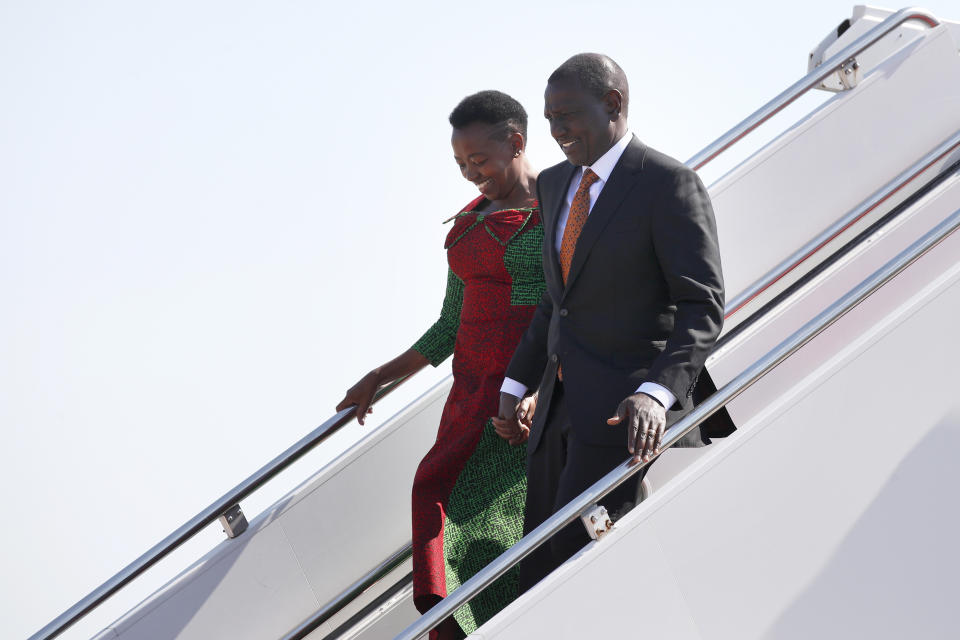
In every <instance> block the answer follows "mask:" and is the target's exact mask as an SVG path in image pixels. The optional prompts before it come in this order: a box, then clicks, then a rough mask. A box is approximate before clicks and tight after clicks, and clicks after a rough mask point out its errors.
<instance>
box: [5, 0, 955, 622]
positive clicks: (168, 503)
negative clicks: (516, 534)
mask: <svg viewBox="0 0 960 640" xmlns="http://www.w3.org/2000/svg"><path fill="white" fill-rule="evenodd" d="M927 6H928V8H930V9H931V10H933V11H934V12H935V13H938V14H939V15H942V16H943V17H945V18H953V19H960V6H957V4H956V1H955V0H938V1H936V2H932V3H928V4H927ZM851 9H852V5H851V4H848V3H846V2H840V1H837V0H807V1H805V2H803V3H790V4H786V3H783V4H781V3H772V2H760V1H759V0H731V1H730V2H715V1H710V2H706V1H704V2H664V3H653V2H642V1H639V0H637V1H632V2H625V1H623V0H614V1H606V0H596V1H592V2H572V1H567V0H551V1H550V2H540V1H538V2H518V1H516V0H513V1H511V2H499V1H488V2H474V3H456V2H435V3H430V2H409V3H382V4H381V3H371V2H362V1H361V2H347V3H343V2H337V3H333V2H329V3H328V2H319V1H317V2H281V1H273V2H243V1H237V0H232V1H230V2H226V1H223V2H215V1H210V0H201V1H192V2H182V1H171V2H163V3H156V2H153V3H147V2H142V1H141V2H130V1H114V2H106V1H90V2H66V1H60V2H50V1H42V0H35V1H34V0H32V1H29V2H28V1H25V0H21V1H19V2H14V1H11V0H2V1H0V430H2V431H0V435H2V443H3V444H2V446H0V506H2V509H3V511H2V513H3V521H4V522H3V526H2V528H0V542H2V544H0V554H2V566H3V571H2V577H0V602H3V606H2V610H3V615H2V616H0V637H3V638H17V637H26V636H27V635H29V634H30V633H33V632H34V631H36V630H37V629H39V628H40V627H41V626H43V625H44V624H45V623H47V622H48V621H49V620H50V619H52V618H53V617H55V616H56V615H58V614H59V613H60V612H61V611H63V610H64V609H66V608H67V607H68V606H70V605H71V604H73V603H74V602H75V601H76V600H78V599H79V598H81V597H82V596H84V595H85V594H86V593H87V592H88V591H90V590H91V589H92V588H94V587H96V586H97V585H98V584H100V582H102V581H103V580H105V579H106V578H108V577H109V576H110V575H112V574H113V573H114V572H115V571H117V570H119V569H120V568H122V567H123V566H124V565H125V564H126V563H128V562H129V561H131V560H133V559H134V558H136V557H137V556H138V555H140V554H141V553H142V552H144V551H145V550H147V549H148V548H149V547H150V546H152V545H153V544H154V543H156V542H157V541H159V540H160V539H161V538H163V537H164V536H165V535H167V534H168V533H169V532H170V531H172V530H173V529H174V528H176V527H177V526H179V525H180V524H182V523H183V522H184V521H185V520H187V519H188V518H189V517H191V516H192V515H193V514H194V513H196V512H197V511H199V510H200V509H201V508H203V507H205V506H206V505H207V504H209V503H210V502H212V501H213V500H214V499H215V498H216V497H218V496H219V495H220V494H221V493H223V492H224V491H226V490H227V489H229V488H230V487H232V486H233V485H234V484H236V483H237V482H239V481H240V480H242V479H243V478H244V477H246V476H247V475H248V474H249V473H251V472H252V471H254V470H255V469H257V468H258V467H260V466H261V465H262V464H264V463H265V462H266V461H267V460H269V459H270V458H272V457H273V456H274V455H275V454H277V453H279V452H280V451H282V450H283V449H284V448H286V447H287V446H288V445H290V444H291V443H292V442H294V441H295V440H297V439H298V438H300V437H301V436H302V435H303V434H305V433H306V432H308V431H309V430H311V429H312V428H313V427H315V426H316V425H318V424H320V423H321V422H323V421H324V420H326V419H327V418H328V417H329V416H330V415H331V414H332V412H333V411H332V410H333V406H334V405H335V404H336V402H337V401H338V400H339V399H340V397H341V396H342V394H343V391H344V390H345V389H346V388H347V387H348V386H349V385H350V384H352V383H353V382H354V381H355V380H356V379H357V378H358V377H359V376H360V375H361V374H363V373H364V372H366V371H368V370H369V369H370V368H372V367H373V366H375V365H377V364H379V363H380V362H382V361H383V360H386V359H388V358H390V357H392V356H394V355H396V354H397V353H399V352H400V351H403V350H404V349H406V348H407V347H408V346H409V345H410V344H412V343H413V341H414V340H415V339H416V338H417V337H418V336H419V335H420V334H421V333H422V331H423V330H425V329H426V328H427V326H428V325H429V324H430V323H431V322H432V321H433V320H434V319H435V318H436V316H437V314H438V312H439V308H440V302H441V298H442V294H443V287H444V282H445V273H446V267H445V262H444V261H445V257H444V253H443V250H442V243H443V238H444V235H445V232H446V228H445V227H444V226H443V225H441V221H443V220H444V219H446V218H447V217H448V216H450V215H452V214H453V213H456V212H457V211H458V210H459V208H460V207H462V206H463V205H464V204H466V203H467V202H468V201H469V200H471V199H472V198H473V197H474V196H475V192H474V189H473V187H472V186H471V185H470V184H468V183H467V182H465V181H464V180H463V179H462V178H461V177H460V175H459V172H458V170H457V167H456V165H455V164H454V162H453V159H452V152H451V150H450V146H449V134H450V132H449V126H448V125H447V122H446V118H447V115H448V114H449V112H450V110H451V109H452V108H453V106H454V105H455V104H456V103H457V102H458V101H459V100H460V98H462V97H463V96H465V95H467V94H469V93H472V92H474V91H477V90H479V89H487V88H496V89H500V90H503V91H506V92H507V93H510V94H512V95H513V96H514V97H516V98H517V99H519V100H520V101H521V102H522V103H523V104H524V105H525V106H526V107H527V109H528V111H529V112H530V115H531V132H530V142H529V148H528V151H529V154H530V156H531V158H532V160H533V161H534V163H535V164H536V165H537V166H539V167H546V166H549V165H551V164H554V163H555V162H559V161H560V160H562V159H563V158H562V154H561V153H560V151H559V149H558V148H557V147H556V145H555V143H554V142H553V141H552V140H551V139H550V138H549V135H548V132H547V127H546V126H545V124H544V121H543V119H542V116H541V112H542V92H543V87H544V83H545V79H546V77H547V76H548V75H549V73H550V72H551V71H552V70H553V69H554V68H555V67H556V66H557V65H558V64H559V63H560V62H562V61H563V60H564V59H566V58H567V57H568V56H569V55H571V54H573V53H576V52H579V51H601V52H605V53H608V54H609V55H611V56H612V57H613V58H615V59H616V60H617V61H618V62H619V63H620V64H621V66H623V68H624V69H625V70H626V72H627V74H628V76H629V78H630V81H631V96H632V103H631V109H630V123H631V127H632V129H633V130H634V131H635V132H636V133H637V134H638V135H639V136H640V137H641V138H642V139H643V140H644V141H645V142H647V143H648V144H650V145H652V146H654V147H657V148H659V149H661V150H662V151H665V152H667V153H669V154H671V155H674V156H676V157H678V158H680V159H681V160H685V159H687V158H688V157H690V156H691V155H693V154H694V153H695V152H696V151H698V150H699V149H700V148H702V147H703V146H705V145H706V144H707V143H709V142H710V141H712V140H713V139H714V138H716V137H717V136H718V135H720V134H721V133H723V132H724V131H725V130H726V129H728V128H729V127H731V126H733V125H734V124H736V123H737V122H738V121H739V120H741V119H742V118H744V117H745V116H747V115H748V114H749V113H750V112H751V111H753V110H754V109H756V108H758V107H759V106H760V105H761V104H763V103H764V102H765V101H766V100H768V99H769V98H771V97H773V96H774V95H776V94H777V93H779V92H780V91H781V90H782V89H784V88H786V87H787V86H788V85H789V84H791V83H792V82H793V81H794V80H796V79H797V78H799V77H800V76H802V75H803V74H804V73H805V72H806V59H807V54H808V52H809V51H810V50H811V49H812V48H813V47H814V46H815V45H816V44H817V43H818V42H819V41H820V40H821V39H822V38H823V37H824V36H826V35H827V33H828V32H829V31H830V30H832V29H834V28H835V27H836V26H837V25H838V24H839V23H840V22H841V21H842V20H843V19H844V18H847V17H849V16H850V14H851ZM444 373H445V370H444V369H441V370H439V371H431V372H429V373H427V374H422V375H421V376H419V377H418V378H417V379H415V380H414V381H413V382H411V383H410V384H409V386H408V389H406V390H404V391H403V392H401V393H398V394H397V396H396V398H395V399H391V400H390V401H388V402H387V403H384V406H381V407H379V408H378V411H377V413H376V414H375V416H377V417H379V418H381V419H382V418H384V417H386V416H387V415H389V414H390V412H391V408H392V409H394V410H395V409H396V408H398V407H400V406H402V404H403V402H405V401H408V400H410V399H411V398H412V397H414V395H415V394H418V393H420V392H422V391H423V390H425V389H426V388H427V387H428V386H429V385H430V384H431V383H432V382H433V381H436V380H438V379H439V378H440V377H442V375H443V374H444ZM378 423H379V421H376V420H374V421H371V423H370V426H371V427H372V426H375V425H376V424H378ZM352 437H355V435H353V434H346V435H344V436H343V437H341V438H340V439H339V442H338V443H334V444H333V447H332V448H336V447H337V446H342V444H343V442H344V441H346V440H349V438H352ZM325 455H328V454H327V453H324V452H320V453H319V454H318V455H317V456H315V457H314V458H312V459H309V460H308V461H306V462H305V463H304V464H303V465H301V466H300V467H299V468H298V469H297V470H295V471H293V472H292V473H291V474H290V475H288V476H286V477H284V478H281V479H280V480H278V481H277V483H275V486H273V487H271V489H270V490H269V491H267V492H266V493H265V494H264V495H262V496H259V497H257V498H254V499H252V500H250V501H248V502H245V503H244V507H245V510H246V511H247V513H248V516H250V517H252V516H254V515H255V514H256V513H257V512H258V511H259V510H261V509H263V508H264V507H266V506H267V505H268V504H269V503H270V502H271V501H272V500H273V499H274V498H276V497H277V496H279V495H281V494H283V493H284V492H286V491H288V490H289V489H291V488H292V487H293V486H295V484H296V482H297V481H298V480H299V479H302V478H304V477H306V476H307V475H308V474H309V473H310V472H311V471H312V470H314V469H315V468H316V466H317V465H318V464H319V463H320V462H319V461H320V459H322V458H323V457H324V456H325ZM221 537H222V534H220V533H219V530H218V529H217V528H216V527H215V526H214V527H211V530H210V531H209V532H207V533H206V534H205V535H204V536H203V537H202V538H201V540H200V541H198V543H196V544H195V545H194V546H193V547H192V548H191V549H190V550H188V551H185V553H184V554H183V557H182V558H181V563H182V561H184V560H189V559H190V558H195V557H197V556H198V555H199V554H200V553H202V551H203V550H204V549H206V548H209V547H210V546H212V545H213V544H216V542H217V541H218V540H219V539H220V538H221ZM174 569H175V566H171V567H168V568H166V569H165V570H166V571H167V574H166V575H169V572H170V571H173V570H174ZM163 571H164V569H161V571H160V572H159V573H157V574H156V575H155V576H153V577H152V578H151V579H152V580H153V582H152V583H151V581H150V579H148V580H147V583H146V584H147V586H141V587H138V589H139V591H137V590H135V591H133V592H131V594H130V595H126V596H124V597H123V598H122V599H121V600H120V601H119V602H118V604H116V605H114V607H113V609H107V610H106V612H105V613H104V614H102V615H101V616H100V617H99V618H95V619H93V620H92V621H91V622H89V623H86V624H85V625H83V626H80V627H79V628H78V630H77V633H76V634H73V635H72V636H67V637H89V636H90V635H91V634H93V633H95V632H96V631H98V630H99V629H100V628H102V627H103V626H105V625H106V624H107V623H109V622H110V621H111V620H112V619H113V618H115V617H116V616H117V615H119V614H120V613H121V612H122V611H124V610H125V609H126V608H127V607H129V606H130V605H131V604H133V603H134V602H136V599H137V598H139V597H142V596H143V595H144V594H145V593H148V592H149V590H150V589H153V588H156V587H157V586H158V585H159V584H160V583H161V582H160V579H161V578H162V576H163V575H164V573H163Z"/></svg>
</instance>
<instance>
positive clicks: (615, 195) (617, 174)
mask: <svg viewBox="0 0 960 640" xmlns="http://www.w3.org/2000/svg"><path fill="white" fill-rule="evenodd" d="M643 155H644V146H643V144H642V143H641V142H640V140H638V139H637V138H636V137H634V138H633V140H631V141H630V144H629V145H627V148H626V149H624V151H623V155H622V156H620V160H619V161H618V162H617V164H616V166H615V167H614V168H613V172H611V173H610V179H609V180H607V183H606V184H605V185H603V190H602V191H600V196H599V197H598V198H597V201H596V203H594V205H593V209H591V210H590V215H589V216H588V217H587V222H586V224H585V225H583V230H582V231H581V232H580V237H579V238H578V239H577V247H576V249H575V250H574V252H573V262H572V263H571V264H570V276H569V277H568V278H567V286H566V289H565V290H564V295H566V293H567V291H570V288H571V287H572V286H573V283H574V281H575V280H576V279H577V276H578V275H579V274H580V271H581V270H582V269H583V265H584V263H586V261H587V256H589V255H590V250H591V249H592V248H593V245H594V244H596V242H597V239H598V238H599V237H600V235H601V234H602V233H603V230H604V228H605V227H606V226H607V224H608V223H609V222H610V220H611V219H612V218H613V217H614V215H615V214H616V212H617V209H618V208H619V206H620V203H622V202H623V199H624V198H626V197H627V194H628V193H629V192H630V190H631V189H633V187H634V186H635V185H636V183H637V178H636V175H635V174H637V173H638V172H639V171H640V170H641V169H642V168H643ZM554 224H556V223H554Z"/></svg>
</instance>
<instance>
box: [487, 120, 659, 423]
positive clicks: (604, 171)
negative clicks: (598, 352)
mask: <svg viewBox="0 0 960 640" xmlns="http://www.w3.org/2000/svg"><path fill="white" fill-rule="evenodd" d="M631 140H633V133H631V132H630V131H627V132H626V133H625V134H624V135H623V137H622V138H620V139H619V140H617V142H616V143H615V144H614V145H613V146H612V147H610V149H608V150H607V152H606V153H605V154H603V155H602V156H600V158H599V159H597V161H596V162H594V163H593V164H592V165H590V167H589V169H590V170H591V171H593V172H594V173H595V174H597V177H598V178H599V180H597V181H596V182H594V183H593V184H592V185H590V207H589V209H588V210H587V215H590V211H593V203H595V202H596V201H597V198H598V197H599V196H600V192H601V191H603V187H604V185H606V184H607V181H608V180H609V179H610V174H611V173H613V168H614V167H615V166H617V162H619V161H620V156H622V155H623V152H624V151H625V150H626V149H627V146H628V145H629V144H630V141H631ZM585 170H586V168H585V167H580V170H579V171H577V172H576V174H574V177H573V179H572V180H570V188H569V189H567V199H566V202H565V203H564V205H563V208H562V209H561V210H560V218H559V220H557V236H556V238H554V246H556V248H557V252H558V253H559V251H560V245H561V243H562V242H563V232H564V230H565V229H566V228H567V218H569V217H570V205H572V204H573V197H574V195H576V193H577V189H579V188H580V180H581V179H582V178H583V172H584V171H585ZM500 391H502V392H504V393H509V394H510V395H513V396H516V397H518V398H522V397H523V396H524V395H525V394H526V393H527V386H526V385H525V384H523V383H521V382H517V381H516V380H514V379H512V378H504V379H503V385H502V386H501V387H500ZM637 393H645V394H647V395H649V396H652V397H653V398H654V399H655V400H656V401H657V402H659V403H660V404H662V405H663V406H664V408H665V409H669V408H670V407H671V406H673V403H674V402H676V401H677V398H676V396H674V395H673V392H671V391H670V390H669V389H667V388H666V387H664V386H663V385H659V384H657V383H656V382H644V383H643V384H641V385H640V387H639V388H638V389H637ZM614 409H616V407H611V411H613V410H614Z"/></svg>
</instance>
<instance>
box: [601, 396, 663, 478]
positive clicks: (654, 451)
mask: <svg viewBox="0 0 960 640" xmlns="http://www.w3.org/2000/svg"><path fill="white" fill-rule="evenodd" d="M624 420H626V421H627V451H629V452H630V453H631V454H633V462H640V461H641V460H642V461H644V462H646V461H647V460H649V459H650V458H652V457H653V456H655V455H659V454H660V441H661V440H663V432H664V429H665V427H666V424H667V412H666V410H665V409H664V408H663V405H661V404H660V403H659V402H657V401H656V400H654V399H653V398H651V397H650V396H648V395H647V394H645V393H635V394H633V395H632V396H627V397H626V398H624V399H623V400H622V401H621V402H620V404H619V405H618V406H617V412H616V414H614V416H613V417H612V418H608V419H607V424H609V425H615V424H620V423H621V422H623V421H624Z"/></svg>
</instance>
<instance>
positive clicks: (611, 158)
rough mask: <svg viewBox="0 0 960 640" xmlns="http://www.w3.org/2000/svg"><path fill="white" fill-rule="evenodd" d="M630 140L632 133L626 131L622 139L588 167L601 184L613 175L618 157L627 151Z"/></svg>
mask: <svg viewBox="0 0 960 640" xmlns="http://www.w3.org/2000/svg"><path fill="white" fill-rule="evenodd" d="M631 140H633V132H631V131H630V130H629V129H628V130H627V132H626V133H624V134H623V137H622V138H620V139H619V140H617V141H616V142H615V143H614V145H613V146H612V147H610V148H609V149H608V150H607V152H606V153H605V154H603V155H602V156H600V157H599V158H598V159H597V161H596V162H594V163H593V164H592V165H590V170H591V171H593V172H594V173H595V174H597V177H598V178H600V182H601V183H605V182H606V181H607V180H609V179H610V174H611V173H613V168H614V167H615V166H617V162H619V160H620V156H622V155H623V152H624V151H626V150H627V146H628V145H629V144H630V141H631ZM583 171H584V169H581V170H580V175H583Z"/></svg>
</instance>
